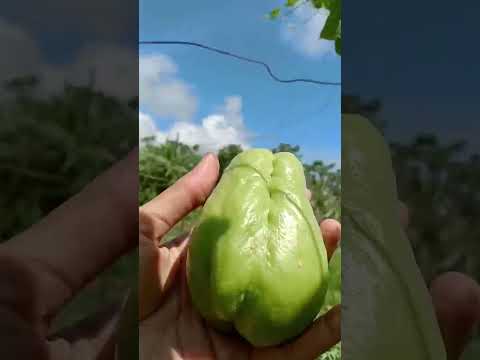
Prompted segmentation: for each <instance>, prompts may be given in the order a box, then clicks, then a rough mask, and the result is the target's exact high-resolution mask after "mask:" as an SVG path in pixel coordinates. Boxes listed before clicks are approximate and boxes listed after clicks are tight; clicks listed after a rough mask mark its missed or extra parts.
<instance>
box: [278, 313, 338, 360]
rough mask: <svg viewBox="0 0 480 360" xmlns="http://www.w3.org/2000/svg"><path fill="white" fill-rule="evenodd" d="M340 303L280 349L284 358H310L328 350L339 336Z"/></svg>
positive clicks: (306, 359)
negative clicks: (283, 353)
mask: <svg viewBox="0 0 480 360" xmlns="http://www.w3.org/2000/svg"><path fill="white" fill-rule="evenodd" d="M340 322H341V310H340V305H337V306H335V307H333V308H332V309H330V311H329V312H327V313H326V314H325V315H324V316H322V317H320V318H319V319H317V320H316V321H315V322H314V323H313V324H312V325H311V327H310V328H309V329H307V331H306V332H305V333H304V334H303V335H302V336H301V337H300V338H298V339H297V340H295V341H294V342H292V343H289V344H287V345H284V346H283V348H282V349H281V350H282V352H283V351H284V352H285V354H287V355H286V356H285V358H286V359H298V360H302V359H305V360H311V359H316V358H317V357H318V356H319V355H321V354H323V353H324V352H326V351H327V350H329V349H330V348H331V347H332V346H334V345H335V344H337V343H338V342H339V341H340V338H341V330H340V329H341V326H340V325H341V324H340Z"/></svg>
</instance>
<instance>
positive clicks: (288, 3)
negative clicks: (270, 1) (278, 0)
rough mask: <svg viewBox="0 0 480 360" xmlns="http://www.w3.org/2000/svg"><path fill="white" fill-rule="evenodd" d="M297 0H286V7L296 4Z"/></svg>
mask: <svg viewBox="0 0 480 360" xmlns="http://www.w3.org/2000/svg"><path fill="white" fill-rule="evenodd" d="M298 1H299V0H287V3H286V4H285V6H286V7H292V6H295V5H297V3H298Z"/></svg>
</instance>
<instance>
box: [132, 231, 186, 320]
mask: <svg viewBox="0 0 480 360" xmlns="http://www.w3.org/2000/svg"><path fill="white" fill-rule="evenodd" d="M188 240H189V239H188V237H187V236H182V237H179V238H178V239H176V240H174V241H172V242H170V243H169V244H168V245H167V246H162V247H160V248H159V247H157V245H156V244H155V243H154V242H152V241H151V240H149V239H140V249H139V250H140V253H139V256H140V266H139V284H138V287H139V295H138V296H139V301H138V302H139V318H140V320H143V319H145V318H146V317H148V316H149V315H150V314H151V313H152V312H154V311H155V310H156V309H157V307H158V305H159V304H160V301H161V299H162V295H163V294H164V293H165V292H167V291H168V289H169V288H170V287H171V286H172V284H173V282H174V280H175V279H176V277H177V276H178V275H179V272H180V271H179V270H180V267H181V264H182V261H183V259H184V257H185V254H186V249H187V246H188Z"/></svg>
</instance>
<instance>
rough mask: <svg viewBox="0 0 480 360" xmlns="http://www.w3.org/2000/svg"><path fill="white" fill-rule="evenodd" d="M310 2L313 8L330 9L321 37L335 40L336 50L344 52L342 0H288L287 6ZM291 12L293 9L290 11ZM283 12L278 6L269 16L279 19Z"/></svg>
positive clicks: (293, 6) (272, 18)
mask: <svg viewBox="0 0 480 360" xmlns="http://www.w3.org/2000/svg"><path fill="white" fill-rule="evenodd" d="M308 3H310V4H311V6H313V8H315V9H317V10H320V9H325V10H328V17H327V20H326V21H325V25H324V26H323V29H322V31H321V32H320V38H321V39H325V40H331V41H334V42H335V51H336V53H337V54H338V55H341V52H342V1H341V0H304V1H300V0H287V2H286V3H285V5H284V6H285V7H286V8H288V9H290V10H292V9H295V8H296V7H300V6H303V5H306V4H308ZM290 13H291V11H290ZM281 14H282V9H281V8H279V7H277V8H275V9H273V10H272V11H271V12H270V13H269V14H268V18H269V19H271V20H276V19H278V18H279V17H280V16H281Z"/></svg>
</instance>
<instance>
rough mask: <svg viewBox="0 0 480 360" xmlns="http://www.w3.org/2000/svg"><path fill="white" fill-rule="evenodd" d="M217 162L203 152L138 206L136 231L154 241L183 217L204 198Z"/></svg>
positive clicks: (212, 183)
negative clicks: (178, 176) (190, 167)
mask: <svg viewBox="0 0 480 360" xmlns="http://www.w3.org/2000/svg"><path fill="white" fill-rule="evenodd" d="M219 168H220V166H219V163H218V159H217V157H216V156H215V155H214V154H207V155H206V156H205V157H204V158H203V159H202V161H201V162H200V163H199V164H198V165H197V166H196V167H195V168H194V169H193V170H192V171H190V172H189V173H188V174H186V175H185V176H183V177H182V178H181V179H180V180H178V181H177V182H176V183H175V184H173V185H172V186H171V187H169V188H168V189H167V190H165V191H164V192H162V193H161V194H160V195H158V196H157V197H156V198H154V199H153V200H151V201H149V202H148V203H146V204H145V205H143V206H142V207H140V211H139V212H140V214H139V217H140V233H141V234H142V235H143V236H144V237H146V238H147V239H150V240H152V241H154V242H157V243H158V242H159V241H160V240H161V238H162V237H163V236H164V235H165V234H166V233H167V232H168V231H169V230H170V229H171V228H172V227H173V226H174V225H175V224H176V223H177V222H178V221H180V220H181V219H182V218H183V217H185V216H186V215H188V213H190V212H191V211H192V210H194V209H195V208H197V207H198V206H200V205H201V204H203V203H204V202H205V200H206V199H207V197H208V196H209V195H210V193H211V192H212V190H213V188H214V187H215V184H216V182H217V179H218V176H219Z"/></svg>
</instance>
